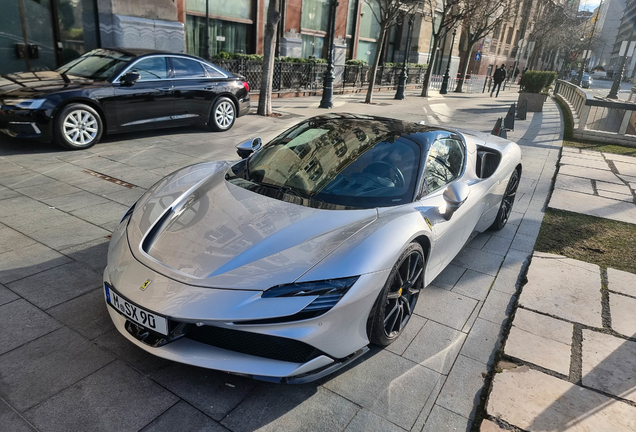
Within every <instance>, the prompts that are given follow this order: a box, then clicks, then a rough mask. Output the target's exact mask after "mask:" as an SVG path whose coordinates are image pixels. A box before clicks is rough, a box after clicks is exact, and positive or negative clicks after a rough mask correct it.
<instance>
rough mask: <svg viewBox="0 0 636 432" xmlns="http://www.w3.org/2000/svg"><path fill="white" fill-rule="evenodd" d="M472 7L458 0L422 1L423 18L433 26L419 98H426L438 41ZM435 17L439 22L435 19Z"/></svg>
mask: <svg viewBox="0 0 636 432" xmlns="http://www.w3.org/2000/svg"><path fill="white" fill-rule="evenodd" d="M474 7H475V5H474V4H473V3H470V2H466V1H463V2H462V1H460V0H424V16H425V17H426V18H427V19H428V20H430V21H431V23H432V24H433V33H432V35H431V56H430V58H429V59H428V67H427V68H426V73H425V74H424V81H423V82H422V94H421V95H420V96H423V97H426V96H428V84H429V82H430V80H431V71H432V70H433V65H434V64H435V60H436V58H437V46H438V45H439V42H440V40H442V38H443V37H444V36H446V34H447V33H449V32H450V31H451V30H452V29H453V27H455V26H456V25H457V23H459V22H460V21H461V20H463V19H464V17H465V16H468V15H470V14H471V12H472V10H473V9H474ZM436 15H437V16H438V17H439V20H437V19H435V17H436Z"/></svg>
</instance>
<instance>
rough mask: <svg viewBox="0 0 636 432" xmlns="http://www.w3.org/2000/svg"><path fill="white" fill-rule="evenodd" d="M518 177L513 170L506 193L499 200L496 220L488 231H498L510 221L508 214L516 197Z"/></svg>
mask: <svg viewBox="0 0 636 432" xmlns="http://www.w3.org/2000/svg"><path fill="white" fill-rule="evenodd" d="M519 177H520V176H519V171H518V170H516V169H515V170H514V171H513V172H512V174H511V175H510V180H509V181H508V186H506V192H504V195H503V197H502V198H501V204H500V205H499V211H498V212H497V218H496V219H495V221H494V222H493V223H492V225H490V228H488V229H490V230H492V231H499V230H501V229H503V227H505V226H506V223H508V219H510V213H511V212H512V206H513V205H514V203H515V197H516V196H517V188H518V187H519Z"/></svg>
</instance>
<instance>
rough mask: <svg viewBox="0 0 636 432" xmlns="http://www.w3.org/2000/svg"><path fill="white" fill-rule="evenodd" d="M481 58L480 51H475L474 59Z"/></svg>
mask: <svg viewBox="0 0 636 432" xmlns="http://www.w3.org/2000/svg"><path fill="white" fill-rule="evenodd" d="M479 60H481V53H475V61H479Z"/></svg>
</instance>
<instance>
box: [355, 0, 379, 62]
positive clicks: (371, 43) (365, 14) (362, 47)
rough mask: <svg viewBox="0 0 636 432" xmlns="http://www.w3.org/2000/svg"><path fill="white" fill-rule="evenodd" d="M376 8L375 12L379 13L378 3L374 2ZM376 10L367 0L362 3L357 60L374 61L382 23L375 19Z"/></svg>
mask: <svg viewBox="0 0 636 432" xmlns="http://www.w3.org/2000/svg"><path fill="white" fill-rule="evenodd" d="M373 4H374V7H375V8H376V11H375V13H376V14H378V15H379V11H378V10H377V8H378V6H377V3H373ZM373 12H374V11H372V10H371V6H369V4H368V3H367V2H364V3H362V12H361V13H360V34H359V40H358V52H357V55H356V59H357V60H364V61H366V62H367V63H368V64H371V63H373V60H374V59H375V51H376V50H377V47H378V37H379V36H380V23H378V21H377V20H376V19H375V15H374V14H373Z"/></svg>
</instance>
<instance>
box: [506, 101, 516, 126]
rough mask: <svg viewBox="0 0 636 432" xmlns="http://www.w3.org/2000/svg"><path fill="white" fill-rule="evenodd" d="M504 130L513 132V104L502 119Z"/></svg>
mask: <svg viewBox="0 0 636 432" xmlns="http://www.w3.org/2000/svg"><path fill="white" fill-rule="evenodd" d="M504 128H505V129H510V130H515V104H512V105H510V109H509V110H508V114H506V118H505V119H504Z"/></svg>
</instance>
